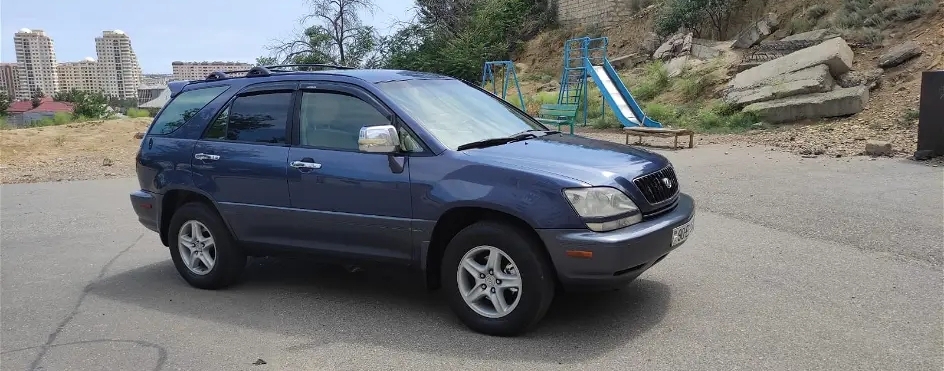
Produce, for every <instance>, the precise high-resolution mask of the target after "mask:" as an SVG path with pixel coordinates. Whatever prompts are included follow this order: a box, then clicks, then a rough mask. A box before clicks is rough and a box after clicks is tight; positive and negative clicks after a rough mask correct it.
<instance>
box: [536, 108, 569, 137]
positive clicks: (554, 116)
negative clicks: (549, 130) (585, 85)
mask: <svg viewBox="0 0 944 371" xmlns="http://www.w3.org/2000/svg"><path fill="white" fill-rule="evenodd" d="M577 107H578V106H577V105H576V104H542V105H541V110H540V111H538V117H535V119H537V120H538V121H540V122H541V123H542V124H547V125H557V130H560V128H561V126H563V125H570V133H571V134H573V133H574V121H576V119H577Z"/></svg>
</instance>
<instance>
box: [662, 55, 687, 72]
mask: <svg viewBox="0 0 944 371" xmlns="http://www.w3.org/2000/svg"><path fill="white" fill-rule="evenodd" d="M687 66H688V56H687V55H683V56H680V57H675V58H672V60H671V61H669V63H667V64H666V65H665V71H666V72H667V73H668V74H669V77H676V76H680V75H681V74H682V72H685V67H687Z"/></svg>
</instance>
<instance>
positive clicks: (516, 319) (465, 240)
mask: <svg viewBox="0 0 944 371" xmlns="http://www.w3.org/2000/svg"><path fill="white" fill-rule="evenodd" d="M479 246H492V247H495V248H497V249H499V250H501V251H502V252H503V253H504V254H506V255H507V256H508V257H509V258H511V260H513V261H514V263H515V265H516V266H517V273H518V276H519V277H520V279H521V290H520V292H518V295H520V298H519V301H518V304H517V306H515V307H514V309H513V310H512V311H511V312H510V313H508V314H506V315H504V316H502V317H499V318H490V317H487V316H484V315H482V314H479V313H477V312H476V311H475V310H473V309H472V308H471V307H470V306H469V305H468V304H466V302H465V300H464V299H463V296H462V295H461V294H460V292H459V283H458V279H457V273H458V272H457V270H458V269H461V268H460V266H459V264H460V261H461V260H462V258H463V256H465V254H466V253H467V252H469V251H471V250H472V249H474V248H476V247H479ZM440 271H441V272H442V274H441V277H440V280H441V281H440V282H441V283H442V287H443V288H444V294H445V295H446V297H447V300H448V302H449V305H450V307H451V308H452V310H453V312H455V313H456V315H457V316H458V317H459V320H460V321H462V323H463V324H465V325H466V326H467V327H469V328H470V329H472V330H474V331H477V332H480V333H483V334H487V335H494V336H516V335H520V334H522V333H524V332H526V331H527V330H529V329H530V328H532V327H533V326H534V325H536V324H537V323H538V322H540V320H541V319H542V318H544V315H545V314H546V313H547V309H548V307H550V305H551V301H552V300H553V299H554V294H555V286H556V285H555V279H554V269H553V267H552V265H551V263H550V261H549V260H548V259H547V256H546V254H545V253H544V251H543V246H542V245H541V244H540V242H539V241H536V240H535V238H533V237H532V236H530V235H529V234H528V233H526V232H525V231H522V230H520V229H519V228H516V227H514V226H511V225H507V224H503V223H499V222H492V221H486V222H478V223H475V224H472V225H470V226H468V227H466V228H465V229H463V230H461V231H459V233H457V234H456V235H455V236H454V237H453V238H452V240H451V241H450V242H449V245H448V246H447V247H446V251H445V252H444V254H443V261H442V266H441V269H440ZM512 295H513V294H512Z"/></svg>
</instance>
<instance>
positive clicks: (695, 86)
mask: <svg viewBox="0 0 944 371" xmlns="http://www.w3.org/2000/svg"><path fill="white" fill-rule="evenodd" d="M714 84H715V78H714V76H713V75H712V74H711V73H709V72H707V71H695V73H691V74H688V75H686V76H685V77H683V78H682V79H680V80H679V81H678V87H679V90H680V91H681V93H682V96H683V97H685V98H686V99H695V98H699V97H701V96H702V94H704V93H705V90H707V89H708V88H709V87H711V86H712V85H714Z"/></svg>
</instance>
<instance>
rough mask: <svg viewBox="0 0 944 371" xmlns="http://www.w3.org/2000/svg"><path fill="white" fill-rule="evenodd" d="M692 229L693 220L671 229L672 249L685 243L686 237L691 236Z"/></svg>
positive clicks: (693, 225)
mask: <svg viewBox="0 0 944 371" xmlns="http://www.w3.org/2000/svg"><path fill="white" fill-rule="evenodd" d="M694 229H695V218H692V219H691V220H689V221H688V222H687V223H685V224H682V225H680V226H678V227H675V228H672V247H675V246H678V245H680V244H681V243H682V242H685V240H687V239H688V236H689V235H690V234H692V230H694Z"/></svg>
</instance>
